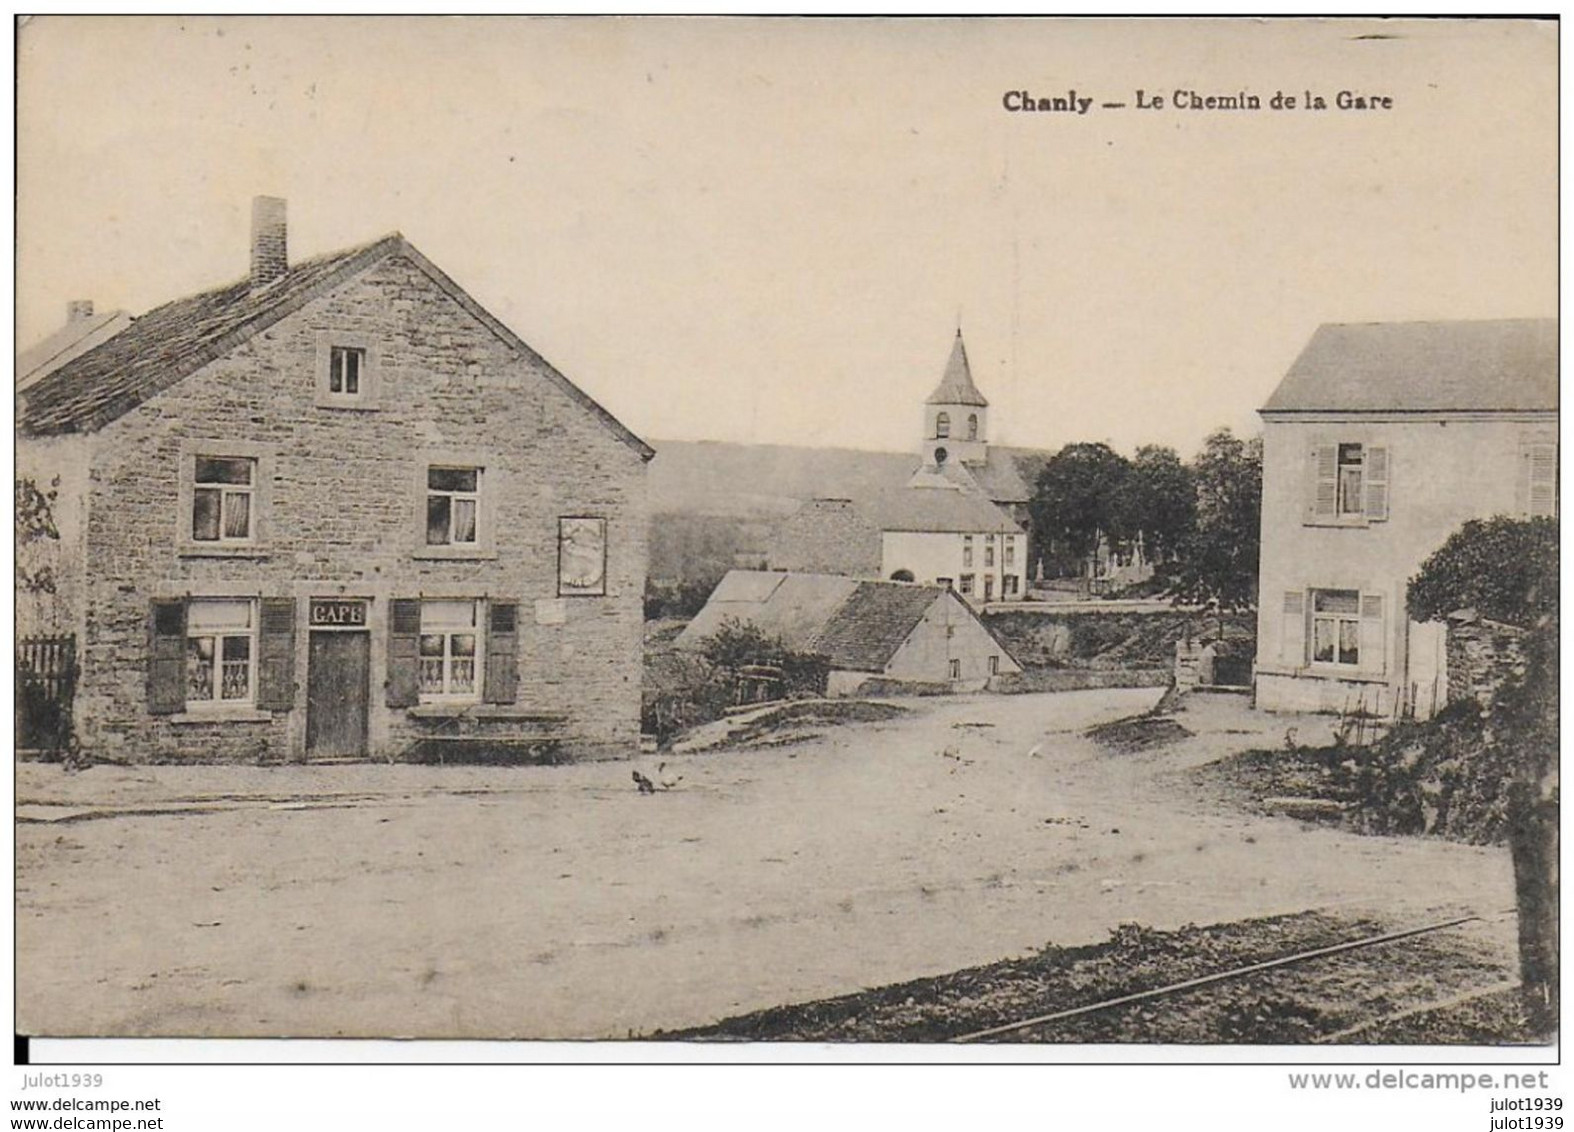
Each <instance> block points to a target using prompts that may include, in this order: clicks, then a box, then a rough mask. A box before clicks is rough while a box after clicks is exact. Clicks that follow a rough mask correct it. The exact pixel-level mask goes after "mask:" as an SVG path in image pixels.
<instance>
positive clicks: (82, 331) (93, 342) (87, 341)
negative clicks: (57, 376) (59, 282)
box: [16, 299, 131, 391]
mask: <svg viewBox="0 0 1574 1132" xmlns="http://www.w3.org/2000/svg"><path fill="white" fill-rule="evenodd" d="M130 325H131V315H130V314H129V313H127V312H126V311H122V310H114V311H99V312H97V313H95V312H94V310H93V300H92V299H73V300H71V301H70V302H69V303H67V304H66V322H65V325H64V326H62V327H61V328H60V329H59V330H56V331H55V332H54V333H53V334H51V335H50V336H49V337H47V338H45V339H44V340H43V341H42V342H39V343H38V344H36V345H34V346H30V347H29V348H28V349H26V350H23V351H22V352H21V353H19V354H18V355H17V356H16V388H17V389H18V391H20V390H23V389H26V388H27V387H28V386H30V385H34V384H36V383H37V382H38V381H39V380H40V379H42V378H44V377H46V376H48V375H49V374H51V373H54V372H55V370H57V369H59V368H60V367H61V366H63V365H65V364H66V363H67V362H69V361H70V360H71V359H72V358H75V357H77V356H79V355H81V354H85V353H87V352H88V351H89V350H91V349H93V348H94V347H95V346H98V345H100V344H101V343H103V342H106V341H108V340H109V339H110V338H113V337H114V336H115V335H116V334H119V333H120V332H121V331H122V330H124V329H125V328H126V327H128V326H130Z"/></svg>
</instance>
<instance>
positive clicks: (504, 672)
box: [482, 601, 519, 704]
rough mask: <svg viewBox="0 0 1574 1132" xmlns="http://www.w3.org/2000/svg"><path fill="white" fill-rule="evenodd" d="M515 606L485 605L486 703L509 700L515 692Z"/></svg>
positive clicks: (484, 696) (516, 664) (517, 687)
mask: <svg viewBox="0 0 1574 1132" xmlns="http://www.w3.org/2000/svg"><path fill="white" fill-rule="evenodd" d="M518 623H519V606H518V605H517V604H516V603H514V602H511V601H494V602H492V603H491V605H490V606H489V607H488V617H487V634H486V680H485V689H484V694H483V696H482V698H483V699H484V700H485V701H486V702H487V703H489V704H511V703H513V702H514V701H515V699H517V698H518V694H519V631H518Z"/></svg>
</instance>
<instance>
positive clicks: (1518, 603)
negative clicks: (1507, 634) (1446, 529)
mask: <svg viewBox="0 0 1574 1132" xmlns="http://www.w3.org/2000/svg"><path fill="white" fill-rule="evenodd" d="M1405 605H1406V607H1407V608H1408V610H1409V612H1410V616H1411V617H1412V618H1414V619H1415V620H1417V621H1440V620H1442V619H1444V618H1446V617H1447V616H1448V615H1449V614H1450V613H1453V612H1455V611H1456V610H1460V609H1474V610H1475V611H1476V612H1477V613H1479V614H1480V615H1481V616H1483V617H1486V618H1488V619H1490V620H1493V621H1502V622H1504V623H1505V624H1509V625H1519V626H1521V627H1523V628H1532V627H1534V626H1536V625H1538V624H1540V623H1541V622H1542V621H1544V620H1545V619H1546V618H1548V617H1555V616H1556V615H1557V611H1558V524H1557V520H1555V519H1544V518H1541V519H1510V518H1507V517H1505V516H1501V515H1500V516H1498V517H1497V518H1495V519H1472V520H1471V521H1470V522H1468V523H1466V524H1465V525H1464V526H1462V527H1460V528H1459V530H1457V531H1455V532H1454V533H1453V534H1451V535H1449V536H1448V541H1447V542H1445V543H1443V545H1442V546H1441V547H1439V548H1438V549H1437V550H1436V551H1434V552H1433V554H1432V555H1431V557H1429V558H1428V559H1427V560H1426V561H1425V562H1423V563H1421V570H1420V573H1418V574H1416V576H1415V577H1413V578H1411V579H1410V587H1409V590H1408V591H1407V593H1406V598H1405Z"/></svg>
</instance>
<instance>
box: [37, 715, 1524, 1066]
mask: <svg viewBox="0 0 1574 1132" xmlns="http://www.w3.org/2000/svg"><path fill="white" fill-rule="evenodd" d="M1157 696H1158V691H1157V690H1150V689H1132V690H1104V691H1096V692H1076V693H1064V694H1059V695H1037V696H1015V697H998V696H978V697H962V698H946V699H933V700H922V701H909V702H908V706H910V707H911V708H912V709H913V711H912V714H910V715H908V716H905V717H903V718H900V719H897V720H893V721H890V722H884V723H873V724H859V725H852V726H847V727H843V728H839V729H835V730H833V731H831V732H829V733H827V734H825V735H823V736H821V737H819V738H815V739H810V740H808V741H805V742H801V743H797V744H795V745H792V746H786V747H779V748H772V749H767V750H756V751H733V752H718V753H711V754H703V755H692V756H685V757H680V758H676V759H672V760H670V761H669V765H668V768H667V773H668V774H669V775H672V774H681V775H682V776H683V780H682V782H680V783H678V784H677V786H676V788H675V789H672V790H670V791H666V792H663V793H659V794H656V795H641V794H639V793H637V792H636V791H635V790H634V788H633V784H632V783H631V781H630V777H629V769H630V768H629V764H627V763H598V764H589V765H580V766H571V767H559V768H549V767H540V768H528V769H481V768H430V767H405V766H402V767H388V766H348V767H292V768H271V769H265V768H240V767H237V768H224V767H180V768H176V767H149V768H140V769H134V770H121V769H117V768H109V767H96V768H93V769H91V770H89V771H87V772H85V773H83V774H80V775H75V776H65V775H63V774H62V773H61V772H60V771H59V769H58V768H54V767H46V766H37V765H28V766H24V767H22V768H21V770H20V775H19V779H20V781H19V787H18V790H19V794H18V797H19V802H20V803H21V807H20V810H19V813H20V814H21V815H22V816H24V817H28V818H31V819H52V818H54V819H57V818H61V817H72V816H75V817H77V818H79V819H80V820H73V821H58V820H27V821H24V822H22V823H21V824H19V827H18V862H17V871H18V889H17V892H18V895H17V948H18V1017H19V1026H20V1028H21V1030H22V1031H23V1032H31V1033H34V1034H55V1035H63V1034H121V1035H135V1034H157V1035H315V1036H335V1035H345V1036H368V1035H379V1036H413V1037H460V1036H463V1037H623V1036H626V1035H628V1034H629V1033H631V1032H635V1033H639V1032H647V1031H650V1030H653V1029H656V1028H668V1029H671V1028H678V1027H683V1026H690V1025H699V1024H703V1023H706V1022H710V1021H713V1020H715V1019H718V1018H721V1017H724V1016H727V1015H733V1014H738V1013H741V1012H744V1011H747V1010H752V1009H757V1008H760V1007H765V1006H771V1005H777V1004H782V1003H787V1002H794V1001H801V1000H806V999H811V998H818V997H824V996H827V995H831V994H838V993H843V992H848V991H854V990H858V989H860V988H862V987H867V986H874V985H878V984H884V983H891V982H896V981H900V980H903V979H909V978H914V977H918V976H923V975H929V974H937V973H940V972H944V971H949V970H954V969H956V968H959V967H963V966H967V965H971V964H977V963H982V962H987V961H990V960H995V959H1000V958H1002V957H1006V956H1010V955H1016V954H1021V953H1023V952H1025V951H1028V950H1030V949H1033V948H1036V947H1040V946H1042V945H1044V944H1045V943H1047V942H1054V943H1057V944H1062V945H1071V944H1077V943H1087V942H1093V941H1096V940H1101V939H1103V938H1105V937H1106V936H1107V934H1108V931H1109V929H1110V928H1111V927H1112V926H1114V925H1116V924H1119V923H1122V922H1127V921H1140V922H1142V923H1144V924H1148V925H1151V926H1154V927H1160V928H1170V927H1177V926H1180V925H1181V924H1184V923H1187V922H1196V923H1212V922H1217V921H1223V920H1234V919H1240V918H1243V917H1247V916H1255V915H1263V914H1268V913H1277V912H1288V911H1297V910H1301V909H1305V908H1312V907H1334V906H1343V907H1351V908H1354V907H1361V906H1369V907H1376V908H1382V909H1384V910H1385V911H1388V912H1392V911H1395V910H1400V909H1403V908H1404V907H1408V906H1415V907H1422V906H1434V905H1437V904H1440V903H1444V902H1456V903H1459V904H1462V905H1468V906H1473V907H1476V906H1479V907H1489V906H1490V907H1493V908H1501V907H1507V906H1510V905H1511V904H1512V884H1511V877H1510V870H1509V863H1508V858H1507V854H1506V852H1503V851H1499V850H1492V849H1481V848H1474V847H1469V846H1462V845H1456V844H1450V843H1445V842H1437V841H1422V840H1416V839H1386V838H1364V837H1357V836H1353V835H1349V834H1344V833H1340V832H1337V831H1333V830H1328V829H1316V828H1311V827H1307V826H1303V825H1302V824H1300V823H1297V822H1295V821H1292V820H1289V819H1284V818H1268V817H1257V816H1253V815H1249V814H1246V813H1243V812H1239V811H1237V810H1234V809H1232V808H1229V807H1226V806H1223V805H1221V804H1220V803H1218V802H1217V801H1209V800H1206V799H1204V798H1202V797H1200V796H1198V795H1196V794H1193V793H1190V792H1188V791H1187V790H1185V789H1184V788H1183V787H1181V786H1180V785H1178V784H1179V783H1180V782H1181V781H1182V780H1181V779H1180V778H1179V777H1177V776H1172V775H1170V774H1169V773H1168V772H1169V771H1171V770H1174V769H1176V768H1179V767H1183V766H1186V765H1193V764H1195V763H1196V762H1199V761H1204V760H1206V759H1207V758H1211V757H1215V756H1216V755H1217V754H1222V753H1224V752H1225V751H1228V750H1238V749H1242V748H1244V747H1248V746H1272V745H1274V744H1275V743H1276V742H1278V741H1279V740H1280V739H1281V738H1282V735H1283V732H1284V729H1285V727H1286V721H1285V719H1284V717H1268V716H1261V715H1257V714H1256V713H1251V712H1249V711H1246V710H1245V709H1244V706H1243V705H1242V704H1241V702H1240V701H1238V700H1235V701H1229V702H1225V703H1222V704H1202V705H1199V707H1198V708H1197V709H1196V710H1195V711H1194V712H1193V713H1191V714H1189V715H1188V716H1186V717H1185V718H1186V720H1187V726H1188V727H1190V728H1191V729H1192V730H1194V731H1197V732H1198V734H1197V735H1196V737H1195V738H1193V739H1190V740H1187V741H1185V742H1182V743H1181V744H1179V745H1177V746H1175V747H1172V748H1168V749H1165V750H1160V751H1148V752H1141V753H1139V754H1135V755H1118V754H1114V753H1111V752H1110V751H1108V750H1106V749H1104V748H1101V747H1098V746H1097V745H1096V744H1094V743H1093V742H1091V741H1090V740H1088V739H1086V738H1085V737H1083V736H1082V735H1081V734H1080V732H1081V731H1082V730H1083V729H1084V728H1086V727H1087V726H1089V725H1091V724H1095V723H1099V722H1103V721H1108V720H1112V719H1115V718H1118V717H1121V716H1125V715H1129V714H1132V713H1134V712H1137V711H1141V710H1144V709H1146V708H1148V707H1149V706H1151V705H1152V703H1153V702H1154V700H1155V699H1156V698H1157ZM1303 725H1304V726H1308V727H1309V726H1313V725H1314V724H1313V722H1306V723H1304V724H1303ZM1315 725H1316V726H1321V725H1322V724H1321V723H1320V722H1317V723H1315ZM640 765H642V766H645V767H646V769H653V766H652V765H647V764H646V763H645V762H644V761H642V762H641V764H640ZM171 809H174V810H180V811H182V812H173V813H172V812H142V813H135V812H126V811H136V810H142V811H159V810H166V811H167V810H171ZM95 811H97V812H100V813H103V812H111V811H112V812H115V813H117V815H118V816H105V817H93V816H91V815H92V814H93V813H94V812H95Z"/></svg>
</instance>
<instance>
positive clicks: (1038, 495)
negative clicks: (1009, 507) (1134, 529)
mask: <svg viewBox="0 0 1574 1132" xmlns="http://www.w3.org/2000/svg"><path fill="white" fill-rule="evenodd" d="M1130 468H1131V465H1130V463H1129V462H1128V461H1127V460H1126V458H1125V457H1124V456H1121V455H1120V454H1119V453H1117V452H1115V451H1114V450H1113V449H1111V448H1110V447H1109V445H1107V444H1068V445H1066V446H1065V447H1064V448H1062V449H1061V450H1060V451H1059V452H1057V453H1055V455H1054V456H1052V457H1051V458H1050V459H1049V462H1048V463H1046V464H1045V465H1044V470H1043V471H1042V472H1040V473H1039V477H1038V485H1037V490H1036V491H1035V492H1034V495H1033V499H1032V501H1031V502H1030V503H1029V504H1028V509H1029V511H1030V512H1031V514H1032V517H1033V530H1034V532H1035V533H1036V534H1037V536H1038V537H1039V539H1040V540H1041V543H1042V545H1043V547H1044V549H1045V550H1046V551H1047V552H1048V554H1047V556H1049V557H1053V558H1058V559H1060V561H1061V562H1063V563H1069V562H1075V563H1078V564H1079V565H1080V564H1081V563H1082V562H1084V561H1086V559H1087V557H1088V556H1089V555H1090V554H1092V553H1093V551H1094V550H1095V549H1096V548H1097V547H1098V540H1099V535H1100V533H1102V534H1104V535H1105V536H1106V537H1107V538H1109V540H1110V541H1111V542H1112V543H1119V542H1121V541H1124V540H1125V539H1126V538H1127V537H1128V535H1129V532H1128V531H1127V530H1126V528H1125V526H1124V518H1125V517H1124V513H1123V509H1122V505H1121V493H1122V490H1123V488H1124V485H1125V481H1126V476H1127V474H1128V472H1129V471H1130Z"/></svg>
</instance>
